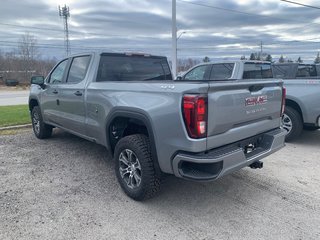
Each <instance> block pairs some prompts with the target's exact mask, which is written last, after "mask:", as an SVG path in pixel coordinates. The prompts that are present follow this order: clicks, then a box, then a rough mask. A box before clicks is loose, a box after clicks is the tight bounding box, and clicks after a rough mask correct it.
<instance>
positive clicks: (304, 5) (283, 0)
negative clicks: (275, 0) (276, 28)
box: [280, 0, 320, 9]
mask: <svg viewBox="0 0 320 240" xmlns="http://www.w3.org/2000/svg"><path fill="white" fill-rule="evenodd" d="M280 1H282V2H287V3H291V4H295V5H299V6H303V7H308V8H314V9H320V7H316V6H311V5H307V4H303V3H298V2H293V1H288V0H280Z"/></svg>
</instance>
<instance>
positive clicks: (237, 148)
mask: <svg viewBox="0 0 320 240" xmlns="http://www.w3.org/2000/svg"><path fill="white" fill-rule="evenodd" d="M285 135H286V131H285V130H283V129H275V130H272V131H269V132H265V133H263V134H259V135H257V136H254V137H251V138H248V139H245V140H242V141H239V142H236V143H232V144H229V145H227V146H223V147H219V148H216V149H212V150H209V151H207V152H202V153H186V152H180V153H178V154H177V155H175V157H174V158H173V160H172V167H173V171H174V174H175V176H177V177H180V178H186V179H192V180H198V181H208V180H214V179H217V178H220V177H222V176H224V175H227V174H229V173H232V172H234V171H236V170H239V169H241V168H243V167H246V166H249V165H250V164H252V163H254V162H256V161H258V160H260V159H262V158H264V157H266V156H268V155H270V154H272V153H274V152H276V151H278V150H279V149H281V148H282V147H284V146H285V144H284V140H285ZM252 145H254V146H255V148H254V150H253V151H246V150H245V149H248V146H249V148H250V146H252Z"/></svg>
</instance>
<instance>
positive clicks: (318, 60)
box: [314, 52, 320, 63]
mask: <svg viewBox="0 0 320 240" xmlns="http://www.w3.org/2000/svg"><path fill="white" fill-rule="evenodd" d="M314 63H320V54H319V52H318V54H317V57H316V59H315V60H314Z"/></svg>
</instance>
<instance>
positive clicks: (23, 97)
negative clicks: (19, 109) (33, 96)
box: [0, 90, 29, 106]
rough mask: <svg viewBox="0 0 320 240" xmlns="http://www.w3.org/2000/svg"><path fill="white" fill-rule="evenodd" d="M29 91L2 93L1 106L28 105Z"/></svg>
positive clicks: (0, 95)
mask: <svg viewBox="0 0 320 240" xmlns="http://www.w3.org/2000/svg"><path fill="white" fill-rule="evenodd" d="M28 98H29V90H20V91H18V90H16V91H10V90H2V91H0V106H9V105H20V104H28Z"/></svg>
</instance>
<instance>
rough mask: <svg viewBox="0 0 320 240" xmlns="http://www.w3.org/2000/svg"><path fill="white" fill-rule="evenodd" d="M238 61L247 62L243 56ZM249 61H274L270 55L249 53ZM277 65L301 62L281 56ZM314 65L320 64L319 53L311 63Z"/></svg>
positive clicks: (299, 59)
mask: <svg viewBox="0 0 320 240" xmlns="http://www.w3.org/2000/svg"><path fill="white" fill-rule="evenodd" d="M240 60H248V59H247V58H246V57H245V56H244V55H243V56H241V57H240ZM249 60H261V61H268V62H272V63H275V62H276V61H274V60H273V58H272V56H271V54H267V53H251V54H250V57H249ZM278 62H279V63H286V62H289V63H293V62H296V63H303V60H302V58H301V57H298V58H297V60H295V61H294V60H292V59H291V58H284V57H283V55H281V56H280V58H279V59H278ZM313 62H314V63H315V64H318V63H320V53H319V52H318V53H317V56H316V58H315V59H314V61H313Z"/></svg>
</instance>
